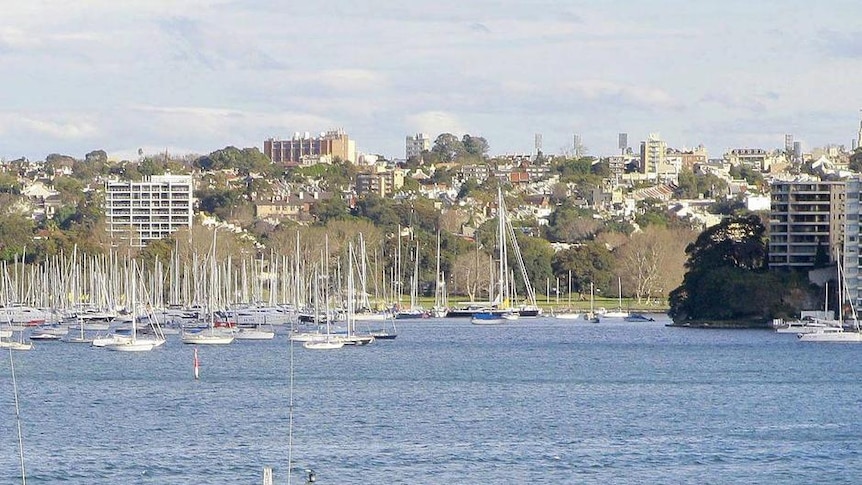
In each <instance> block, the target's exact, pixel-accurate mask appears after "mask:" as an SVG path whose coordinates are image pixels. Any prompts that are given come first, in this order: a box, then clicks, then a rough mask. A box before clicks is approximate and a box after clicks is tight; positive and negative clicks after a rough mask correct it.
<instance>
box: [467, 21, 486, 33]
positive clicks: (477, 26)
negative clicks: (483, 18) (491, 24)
mask: <svg viewBox="0 0 862 485" xmlns="http://www.w3.org/2000/svg"><path fill="white" fill-rule="evenodd" d="M470 31H471V32H475V33H477V34H490V33H491V29H489V28H488V26H486V25H485V24H481V23H479V22H476V23H473V24H470Z"/></svg>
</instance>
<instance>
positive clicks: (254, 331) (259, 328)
mask: <svg viewBox="0 0 862 485" xmlns="http://www.w3.org/2000/svg"><path fill="white" fill-rule="evenodd" d="M234 338H236V339H237V340H272V339H274V338H275V329H274V328H273V327H272V325H255V326H253V327H240V328H239V330H237V332H236V334H235V335H234Z"/></svg>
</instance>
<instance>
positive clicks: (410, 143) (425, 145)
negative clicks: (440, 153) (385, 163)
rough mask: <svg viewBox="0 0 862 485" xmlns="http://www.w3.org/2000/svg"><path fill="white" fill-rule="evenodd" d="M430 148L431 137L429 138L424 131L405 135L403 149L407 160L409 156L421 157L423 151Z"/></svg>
mask: <svg viewBox="0 0 862 485" xmlns="http://www.w3.org/2000/svg"><path fill="white" fill-rule="evenodd" d="M430 149H431V138H429V137H428V135H426V134H425V133H417V134H415V135H413V136H408V137H407V143H406V150H405V154H406V155H407V160H410V157H417V158H418V157H421V156H422V152H423V151H425V150H430Z"/></svg>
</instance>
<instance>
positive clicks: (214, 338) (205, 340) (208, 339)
mask: <svg viewBox="0 0 862 485" xmlns="http://www.w3.org/2000/svg"><path fill="white" fill-rule="evenodd" d="M234 338H235V337H234V336H233V335H189V334H186V335H183V343H184V344H191V345H228V344H231V343H233V341H234Z"/></svg>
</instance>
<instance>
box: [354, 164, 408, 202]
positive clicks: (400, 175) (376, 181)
mask: <svg viewBox="0 0 862 485" xmlns="http://www.w3.org/2000/svg"><path fill="white" fill-rule="evenodd" d="M401 187H404V171H403V170H399V169H395V170H387V171H385V172H373V173H367V172H366V173H358V174H356V193H357V194H367V193H373V194H377V195H378V196H380V197H390V196H392V195H393V194H394V193H395V192H397V191H398V190H400V189H401Z"/></svg>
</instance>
